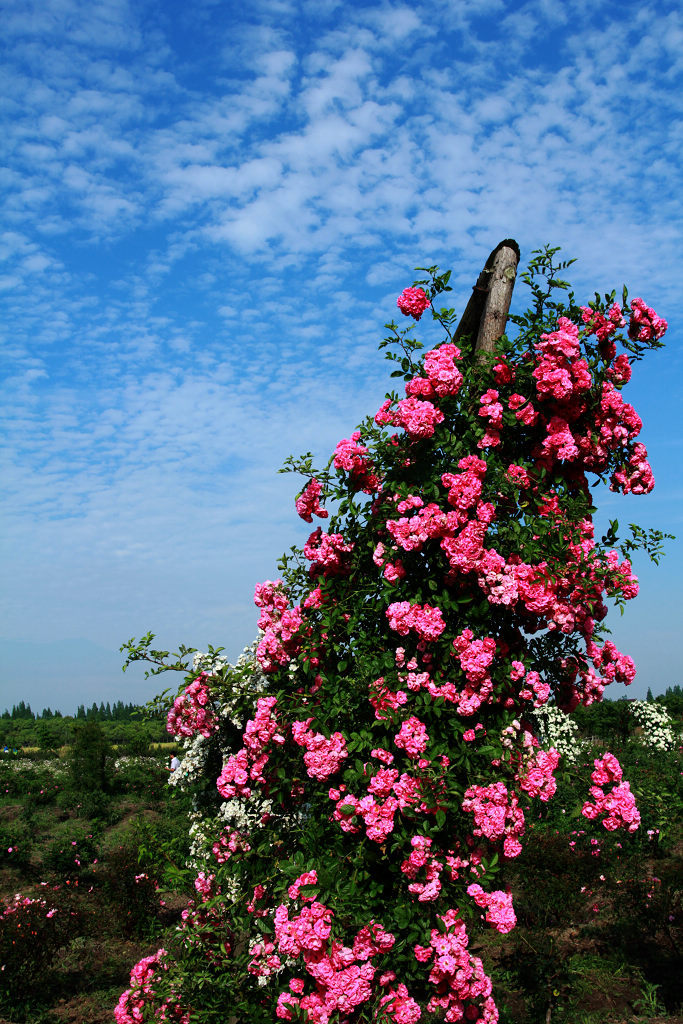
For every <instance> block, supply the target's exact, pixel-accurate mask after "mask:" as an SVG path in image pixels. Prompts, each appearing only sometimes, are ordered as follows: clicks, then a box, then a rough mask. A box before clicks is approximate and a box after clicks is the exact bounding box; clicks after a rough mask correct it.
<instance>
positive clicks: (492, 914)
mask: <svg viewBox="0 0 683 1024" xmlns="http://www.w3.org/2000/svg"><path fill="white" fill-rule="evenodd" d="M467 894H468V895H469V896H471V897H472V899H473V900H474V902H475V903H476V904H477V906H478V907H485V908H486V923H487V924H492V925H493V927H494V928H495V929H496V931H497V932H501V933H503V934H504V933H505V932H511V931H512V929H513V928H514V927H515V925H516V924H517V917H516V915H515V912H514V910H513V909H512V893H509V892H503V891H502V890H501V889H496V890H495V891H494V892H484V890H483V889H482V887H481V886H480V885H478V884H477V883H473V884H472V885H468V887H467Z"/></svg>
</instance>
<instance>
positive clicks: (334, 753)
mask: <svg viewBox="0 0 683 1024" xmlns="http://www.w3.org/2000/svg"><path fill="white" fill-rule="evenodd" d="M312 721H313V719H312V718H307V719H306V720H305V721H303V722H300V721H294V722H293V723H292V739H293V740H294V742H295V743H297V744H298V745H299V746H300V747H305V748H306V753H305V754H304V764H305V765H306V771H307V772H308V775H309V777H310V778H311V779H318V780H319V781H322V780H323V779H329V777H330V775H334V774H335V772H338V771H339V768H340V767H341V764H342V762H343V761H344V760H345V758H347V757H348V756H349V755H348V753H347V750H346V740H345V739H344V737H343V736H342V734H341V733H340V732H333V733H332V735H331V736H330V737H329V738H328V737H326V736H323V734H322V733H321V732H313V731H312V730H311V729H309V725H310V724H311V722H312Z"/></svg>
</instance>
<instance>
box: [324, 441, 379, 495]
mask: <svg viewBox="0 0 683 1024" xmlns="http://www.w3.org/2000/svg"><path fill="white" fill-rule="evenodd" d="M334 465H335V468H336V469H343V470H344V471H345V472H346V473H348V477H349V482H350V483H351V484H353V486H354V488H355V489H356V490H359V491H364V492H365V493H366V494H374V492H375V491H378V490H379V488H380V479H379V477H378V476H377V474H376V473H375V471H374V468H373V466H372V463H371V462H370V460H369V458H368V450H367V448H366V447H365V446H364V445H362V444H360V430H354V432H353V434H352V435H351V437H350V438H344V439H343V440H342V441H340V442H339V444H338V445H337V447H336V448H335V450H334Z"/></svg>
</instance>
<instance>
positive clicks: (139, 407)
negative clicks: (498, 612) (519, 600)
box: [0, 0, 683, 713]
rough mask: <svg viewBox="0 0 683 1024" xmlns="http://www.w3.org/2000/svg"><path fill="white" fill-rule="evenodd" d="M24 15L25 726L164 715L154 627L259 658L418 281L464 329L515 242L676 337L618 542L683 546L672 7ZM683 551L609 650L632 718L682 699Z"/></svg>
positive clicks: (120, 1) (8, 457)
mask: <svg viewBox="0 0 683 1024" xmlns="http://www.w3.org/2000/svg"><path fill="white" fill-rule="evenodd" d="M0 8H1V9H2V24H3V42H2V46H3V60H2V65H1V68H0V75H1V76H2V81H1V89H0V96H2V100H1V101H0V105H1V109H2V118H3V121H4V123H3V125H2V131H1V135H0V138H1V139H2V143H1V145H2V148H3V150H4V153H3V161H2V170H0V176H1V178H0V180H1V183H2V189H1V201H2V205H3V210H2V221H1V222H0V223H1V225H2V226H1V227H0V301H2V304H3V307H4V308H3V318H2V323H3V326H2V334H3V350H4V358H3V375H4V386H3V393H4V398H5V401H4V402H3V410H2V413H1V415H2V420H3V423H2V441H3V468H2V477H3V488H2V490H3V494H2V502H3V507H4V511H3V527H2V545H3V546H2V566H3V570H2V575H3V579H4V588H3V589H4V593H3V622H2V624H1V625H0V634H2V638H1V640H0V656H1V659H2V667H1V669H0V709H2V708H3V707H4V706H11V705H12V703H14V702H16V701H18V700H21V699H24V700H28V701H30V702H31V705H32V707H33V708H34V710H40V709H41V708H42V707H43V706H45V705H49V706H51V707H52V708H53V709H54V708H55V707H58V708H60V709H61V710H63V711H64V712H65V713H70V712H72V711H73V710H74V708H75V707H76V705H77V704H78V703H80V702H85V703H88V704H89V703H91V702H92V701H93V700H97V701H98V702H99V701H100V700H105V701H107V700H113V699H118V698H119V697H120V698H122V699H125V700H145V699H147V698H149V697H151V696H152V695H153V693H154V692H156V691H157V690H158V689H160V687H159V686H158V681H152V682H145V681H144V680H143V674H142V672H141V671H136V670H133V669H131V670H130V671H129V672H128V673H127V674H126V675H125V676H122V675H121V668H120V666H121V655H120V654H119V653H118V649H119V647H120V645H121V644H122V643H123V642H124V641H126V640H127V639H129V638H130V637H131V636H139V635H141V634H142V633H144V632H145V631H146V630H150V629H151V630H153V631H154V632H155V633H157V635H158V640H159V643H160V645H162V646H172V645H174V644H177V643H178V642H184V643H186V644H189V645H192V646H196V647H199V648H205V647H206V645H207V644H208V643H213V644H214V645H223V646H225V647H226V648H227V652H228V654H229V655H230V656H231V657H234V656H236V655H237V653H238V652H239V650H240V649H241V648H242V647H243V646H244V645H245V644H246V643H248V642H250V641H251V639H252V638H253V637H254V635H255V630H256V615H255V610H254V608H253V604H252V595H253V587H254V583H255V582H256V581H257V580H262V579H266V578H273V577H274V575H275V572H276V562H277V558H278V557H279V555H280V554H281V552H282V551H283V550H284V549H285V548H286V547H288V546H289V545H291V544H292V543H295V542H300V541H301V539H302V538H303V537H304V536H305V530H306V528H305V526H302V524H300V523H299V521H298V519H297V517H296V515H295V513H294V509H293V496H294V493H295V491H296V490H297V488H298V481H297V480H295V479H294V478H293V477H289V476H280V475H278V474H277V472H276V471H277V469H278V468H279V467H280V466H281V464H282V462H283V461H284V459H285V457H286V456H287V455H288V454H289V453H290V452H297V453H298V452H303V451H306V450H309V449H310V450H312V451H314V452H315V453H316V454H317V455H318V459H319V462H323V461H325V460H326V458H327V457H328V455H329V452H330V450H331V448H332V447H333V446H334V444H335V443H336V441H337V440H338V439H339V438H341V437H347V436H349V433H350V431H351V430H352V429H353V427H354V426H355V424H356V423H357V421H358V420H359V419H360V418H362V416H364V415H365V414H366V413H368V412H374V411H375V409H376V408H377V407H378V405H379V404H380V402H381V399H382V397H383V395H384V392H385V390H386V389H387V387H388V383H389V382H388V379H387V373H388V369H390V367H389V368H388V369H387V367H388V364H386V363H384V361H383V360H382V359H381V357H380V355H379V354H378V353H377V350H376V343H377V341H378V340H379V339H380V338H381V337H382V325H383V324H384V323H385V322H386V321H387V320H389V319H391V318H392V317H393V316H394V315H399V314H397V311H396V307H395V302H396V295H397V293H398V292H400V290H401V289H402V288H403V287H405V286H406V285H407V284H411V283H412V281H413V278H414V276H415V275H414V271H413V268H414V267H415V266H417V265H422V266H425V265H431V264H434V263H438V264H439V265H440V266H442V267H444V268H446V267H452V268H453V279H452V283H454V285H455V291H454V297H453V304H455V305H456V307H457V308H458V309H462V308H463V307H464V304H465V302H466V300H467V297H468V295H469V291H470V288H471V285H472V283H473V281H474V279H475V278H476V275H477V273H478V271H479V269H480V267H481V265H482V264H483V262H484V260H485V259H486V256H487V255H488V253H489V251H490V250H491V249H492V248H493V247H494V246H495V245H496V243H497V242H498V241H500V240H501V239H502V238H505V237H508V236H511V237H515V238H517V240H518V241H519V244H520V247H521V249H522V258H523V260H524V259H528V257H529V254H530V252H531V250H533V249H535V248H537V247H539V246H542V245H543V244H544V243H546V242H552V243H553V244H557V245H561V246H562V247H563V250H564V251H565V252H566V254H567V256H576V257H578V259H579V263H578V264H577V265H576V267H575V268H574V271H575V272H574V274H573V281H574V283H575V285H576V288H577V293H578V295H579V297H580V298H581V299H582V301H587V300H588V299H590V298H591V297H592V295H593V292H594V291H595V290H596V289H598V290H600V291H604V290H607V289H611V288H613V287H617V288H620V287H621V285H622V283H624V282H625V283H627V284H628V286H629V288H630V291H631V294H632V295H642V296H643V297H644V298H645V299H646V301H647V302H648V303H649V304H651V305H654V307H655V308H656V309H657V311H658V312H659V313H660V314H661V315H663V316H665V317H666V318H667V319H668V321H669V323H670V330H669V334H668V347H667V349H665V350H664V351H662V352H659V353H654V354H653V355H652V356H651V357H650V358H649V359H648V360H647V362H646V363H643V364H639V371H640V372H639V373H638V374H634V379H633V381H632V383H631V384H630V385H629V389H627V393H626V397H627V399H628V400H629V401H631V402H632V403H633V404H634V405H635V406H636V408H637V409H638V411H639V412H640V414H641V415H642V417H643V420H644V423H645V426H644V430H643V435H642V440H644V442H645V443H646V444H647V446H648V449H649V451H650V455H651V461H652V464H653V468H654V470H655V475H656V478H657V487H656V489H655V491H654V493H653V494H652V495H650V496H649V497H647V498H641V499H638V498H629V499H624V498H617V497H615V496H609V495H608V496H607V497H606V512H605V514H606V515H610V516H612V517H614V516H618V517H619V518H620V520H621V521H625V522H630V521H635V522H641V523H643V524H644V525H647V526H656V527H659V528H661V529H664V530H668V531H669V532H671V533H676V534H678V535H679V536H681V535H683V526H682V525H681V497H682V494H681V492H682V487H681V469H682V465H681V462H682V460H681V408H682V407H683V406H682V395H681V390H682V388H681V383H682V379H683V375H682V373H681V364H682V359H681V323H682V320H683V299H682V298H681V285H680V278H681V269H682V261H681V240H682V237H683V232H682V223H681V221H682V217H681V213H682V210H683V199H682V196H683V187H682V186H683V181H682V180H681V179H682V177H683V175H682V171H681V168H682V166H683V161H682V160H681V141H682V136H683V119H682V118H681V108H682V107H683V81H682V78H683V76H682V74H681V71H682V67H683V18H682V17H681V12H680V8H679V5H678V4H677V3H675V2H671V0H657V2H656V3H654V2H652V3H648V2H641V0H638V2H631V0H618V2H612V0H590V2H588V0H576V2H573V0H430V3H424V4H423V3H420V2H417V3H411V4H410V5H404V4H402V3H401V2H400V0H397V2H395V3H391V2H378V0H370V2H358V0H346V2H345V3H343V4H342V3H339V2H337V0H253V2H252V3H250V4H248V5H246V6H245V5H244V4H241V3H240V4H238V3H234V2H232V0H223V2H221V0H193V3H191V4H186V3H179V2H177V0H164V2H163V3H162V2H160V0H136V3H134V4H133V3H130V4H129V3H128V2H127V0H87V2H86V0H39V2H38V0H3V2H2V3H1V4H0ZM524 298H525V296H524V295H523V286H522V285H521V284H520V285H519V286H518V288H517V293H516V296H515V302H516V303H517V304H518V305H519V304H523V303H524ZM422 336H423V338H424V340H425V341H426V342H427V344H436V343H437V342H438V341H439V340H440V338H439V336H438V335H436V334H431V333H430V330H429V327H428V325H425V330H424V332H423V335H422ZM668 550H669V554H668V556H667V558H666V559H665V560H664V562H663V563H662V565H661V566H660V568H659V569H658V570H655V569H651V568H650V567H649V565H648V564H647V563H646V562H645V561H644V560H641V561H639V562H637V563H636V569H637V571H639V574H640V577H641V597H640V598H639V599H638V601H637V602H635V603H634V604H633V605H632V606H631V607H630V608H629V609H628V611H627V613H626V615H625V616H624V617H623V618H621V619H620V618H619V617H617V621H616V622H615V625H614V631H615V640H616V641H617V644H618V646H621V647H622V649H624V650H626V651H627V652H628V653H631V654H632V655H633V656H634V657H635V658H636V659H637V662H638V665H639V676H638V680H637V682H636V683H635V684H634V687H633V688H632V693H633V694H634V695H636V696H638V695H642V694H644V692H645V690H646V688H647V686H648V685H649V686H652V689H653V690H654V692H655V693H657V692H661V691H662V690H663V689H664V688H665V687H666V686H667V685H671V684H674V683H679V682H683V674H682V673H681V672H680V657H679V642H680V641H679V637H680V627H681V612H680V608H681V601H682V599H683V593H682V588H681V583H680V579H681V571H682V569H683V554H682V552H683V546H682V545H681V542H680V541H676V542H670V543H669V547H668ZM615 695H617V694H615Z"/></svg>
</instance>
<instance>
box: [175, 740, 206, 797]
mask: <svg viewBox="0 0 683 1024" xmlns="http://www.w3.org/2000/svg"><path fill="white" fill-rule="evenodd" d="M183 747H184V748H185V749H184V750H183V752H182V757H181V758H180V768H176V770H175V771H174V772H171V774H170V775H169V778H168V783H169V785H170V786H178V787H179V788H180V789H188V788H189V787H190V785H191V783H193V782H198V781H199V780H200V779H201V777H202V774H203V772H204V765H205V763H206V755H207V753H208V746H207V740H206V739H205V738H204V737H203V736H193V737H191V738H187V737H186V738H185V739H184V740H183Z"/></svg>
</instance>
